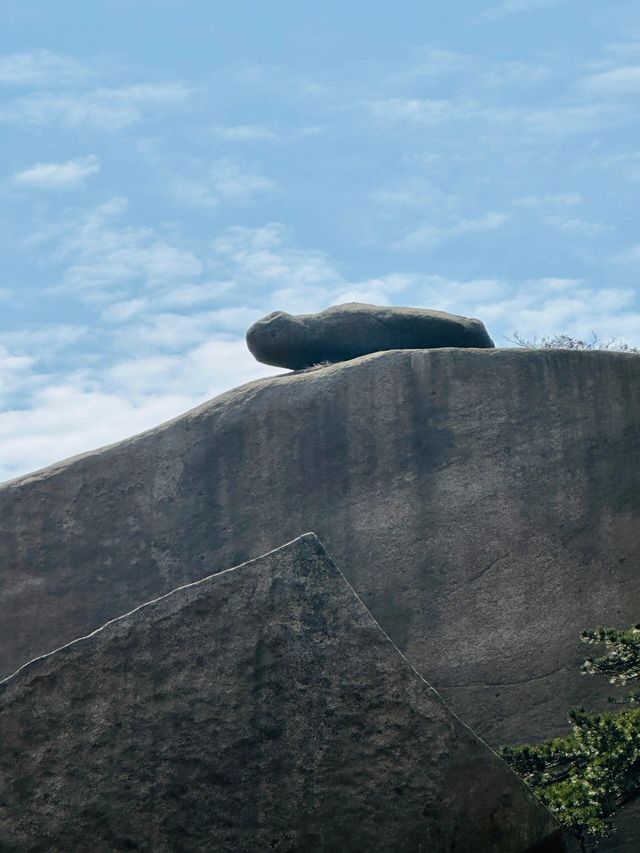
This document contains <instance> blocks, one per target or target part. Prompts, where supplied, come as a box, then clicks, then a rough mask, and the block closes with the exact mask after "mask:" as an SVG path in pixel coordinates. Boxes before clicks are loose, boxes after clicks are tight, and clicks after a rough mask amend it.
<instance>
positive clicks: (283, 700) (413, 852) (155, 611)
mask: <svg viewBox="0 0 640 853" xmlns="http://www.w3.org/2000/svg"><path fill="white" fill-rule="evenodd" d="M0 742H1V743H2V749H1V750H0V775H1V777H2V781H3V791H2V797H0V848H1V849H2V850H20V851H24V853H31V851H36V850H45V849H46V850H81V849H82V850H84V849H87V848H88V847H90V848H91V850H95V851H99V853H103V851H104V853H111V851H114V850H154V851H158V853H160V851H167V853H169V851H176V850H183V851H190V853H191V851H203V853H205V851H207V853H208V851H212V850H215V851H217V853H254V851H262V850H280V851H283V853H312V851H327V850H336V851H337V850H340V851H344V853H350V851H354V853H359V851H362V850H367V851H371V853H392V851H393V853H417V851H420V850H425V851H426V850H428V851H434V852H436V853H437V851H443V853H444V851H450V850H455V851H457V853H514V851H524V850H527V849H533V848H535V849H538V850H542V849H544V850H547V851H549V853H551V851H560V850H562V849H564V845H563V843H562V839H561V837H560V835H561V833H560V830H559V827H558V825H557V823H556V822H555V820H554V819H553V818H552V817H551V815H550V814H549V812H548V811H547V810H546V809H545V808H544V807H543V806H542V805H541V804H540V803H539V802H538V801H537V800H536V799H535V798H534V797H533V796H532V795H531V793H530V792H529V791H528V790H527V789H526V787H525V786H524V784H523V783H522V782H521V781H520V780H519V779H518V778H517V777H516V775H515V774H514V773H513V772H512V771H511V770H510V769H509V767H508V766H507V765H506V764H505V763H504V762H503V761H501V760H500V759H499V758H498V757H497V756H496V755H495V754H494V753H493V752H491V750H489V749H488V748H487V747H486V746H485V745H484V744H483V743H482V742H481V741H479V740H478V739H477V737H476V736H475V735H474V734H473V733H472V732H471V731H470V730H469V729H468V728H467V727H466V726H464V725H463V724H462V723H461V722H460V721H459V720H458V719H457V718H456V717H454V716H453V714H452V713H451V712H450V711H449V710H448V709H447V708H446V707H445V706H444V705H443V704H442V702H441V701H440V699H439V698H438V696H437V694H436V693H435V692H434V691H433V689H432V688H431V687H430V686H429V685H428V684H427V683H426V682H425V681H424V680H423V679H422V678H421V677H420V676H419V675H418V673H417V672H416V671H415V670H414V669H413V668H412V667H411V666H410V665H409V663H408V662H407V661H406V659H404V658H403V657H402V655H400V654H399V652H398V651H397V649H396V648H395V647H394V646H393V645H392V643H391V642H390V641H389V639H388V638H387V636H386V635H385V634H384V633H383V632H382V631H381V629H380V628H379V626H378V625H377V624H376V622H375V621H374V620H373V619H372V617H371V615H370V614H369V612H368V611H367V610H366V608H365V607H364V605H363V604H362V603H361V601H360V599H359V598H358V597H357V596H356V595H355V594H354V592H353V590H352V589H351V588H350V587H349V585H348V583H347V582H346V580H345V579H344V577H343V576H342V575H341V574H340V572H339V571H338V570H337V569H336V567H335V566H334V565H333V563H332V562H331V560H330V559H329V558H328V556H327V554H326V553H325V551H324V549H323V548H322V546H321V545H320V543H319V542H318V540H317V539H316V537H315V536H313V535H306V536H303V537H301V538H299V539H298V540H296V541H294V542H292V543H290V544H289V545H288V546H285V547H283V548H280V549H278V550H277V551H275V552H272V553H270V554H268V555H266V556H264V557H262V558H261V559H258V560H256V561H255V562H253V563H249V564H245V565H244V566H240V567H238V568H235V569H233V570H231V571H224V572H222V573H221V574H217V575H214V576H211V577H209V578H206V579H205V580H202V581H199V582H197V583H195V584H192V585H190V586H187V587H182V588H181V589H178V590H176V591H174V592H173V593H171V594H169V595H167V596H165V597H164V598H162V599H160V600H158V601H154V602H151V603H150V604H147V605H146V606H144V607H142V608H139V609H138V610H136V611H134V612H133V613H130V614H128V615H126V616H123V617H122V618H120V619H117V620H115V621H114V622H111V623H110V624H108V625H106V626H105V627H104V628H103V629H102V630H100V631H98V632H96V633H95V634H93V635H92V636H89V637H86V638H84V639H81V640H78V641H76V642H74V643H72V644H71V645H69V646H66V647H65V648H62V649H60V650H58V651H57V652H54V653H53V654H51V655H48V656H46V657H45V658H42V659H40V660H37V661H34V662H33V663H31V664H29V665H27V666H26V667H24V668H23V669H22V670H21V671H20V672H18V673H17V674H16V675H14V676H13V677H12V678H9V679H8V680H7V681H5V682H4V683H0ZM25 747H26V748H25Z"/></svg>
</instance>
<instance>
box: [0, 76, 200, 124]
mask: <svg viewBox="0 0 640 853" xmlns="http://www.w3.org/2000/svg"><path fill="white" fill-rule="evenodd" d="M190 94H191V90H190V89H189V88H187V87H186V86H183V85H182V84H170V85H135V86H124V87H120V88H102V89H96V90H94V91H85V92H61V93H55V92H38V93H35V94H32V95H28V96H26V97H24V98H16V99H15V100H13V101H9V102H7V103H6V105H5V106H4V107H2V108H0V121H5V122H9V121H10V122H18V123H21V124H31V125H36V126H44V125H49V124H57V125H62V126H65V127H69V128H75V127H86V126H87V125H91V126H93V127H95V128H97V129H99V130H102V131H120V130H122V129H124V128H126V127H128V126H129V125H132V124H135V123H136V122H138V121H140V120H141V119H142V118H144V117H145V116H147V115H149V114H153V113H154V112H156V111H158V110H166V109H168V108H171V107H174V106H176V105H177V104H180V103H182V102H184V101H185V100H186V99H187V98H188V97H189V95H190Z"/></svg>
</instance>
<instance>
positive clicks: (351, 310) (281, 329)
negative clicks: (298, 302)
mask: <svg viewBox="0 0 640 853" xmlns="http://www.w3.org/2000/svg"><path fill="white" fill-rule="evenodd" d="M247 346H248V347H249V350H250V351H251V353H252V354H253V355H254V356H255V357H256V359H257V360H258V361H261V362H264V364H272V365H275V366H276V367H288V368H291V369H292V370H301V369H303V368H306V367H311V366H312V365H314V364H321V363H322V362H337V361H349V360H350V359H352V358H358V357H359V356H361V355H368V354H369V353H373V352H380V351H382V350H394V349H435V348H438V347H480V348H485V347H493V341H492V340H491V338H490V337H489V335H488V334H487V330H486V329H485V327H484V325H483V324H482V323H481V322H480V320H473V319H469V318H468V317H460V316H458V315H456V314H446V313H444V312H443V311H430V310H427V309H425V308H396V307H385V306H379V305H367V304H365V303H362V302H348V303H346V304H345V305H334V306H332V307H331V308H328V309H327V310H326V311H321V312H320V313H318V314H299V315H297V316H295V315H292V314H287V313H286V312H284V311H276V312H274V313H273V314H269V315H268V316H267V317H263V318H262V320H258V322H257V323H254V324H253V326H251V328H250V329H249V331H248V332H247Z"/></svg>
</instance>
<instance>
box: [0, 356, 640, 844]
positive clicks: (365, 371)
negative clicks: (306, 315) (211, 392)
mask: <svg viewBox="0 0 640 853" xmlns="http://www.w3.org/2000/svg"><path fill="white" fill-rule="evenodd" d="M302 530H315V531H316V532H317V533H318V535H319V536H320V538H321V539H322V541H323V542H325V543H326V546H327V548H328V549H329V551H330V553H331V554H332V555H333V556H334V557H335V559H336V561H337V562H338V564H339V565H340V566H341V568H342V570H343V571H344V573H345V575H346V576H347V578H348V580H349V582H350V583H351V584H352V585H353V586H354V588H355V589H356V590H357V591H358V593H359V594H360V595H361V596H362V598H363V600H364V602H365V604H366V605H367V606H368V607H369V608H370V609H371V611H372V612H373V614H374V616H375V617H376V619H377V620H378V621H379V622H380V624H381V626H382V627H383V628H384V630H385V631H386V632H387V633H388V634H389V635H390V636H391V637H392V639H393V640H394V642H395V643H396V644H397V645H398V646H399V647H400V648H401V650H402V651H403V652H404V653H405V654H406V655H407V657H408V658H409V660H410V661H411V662H412V663H414V664H415V665H416V666H417V667H418V668H419V670H420V671H421V672H423V673H424V675H425V677H427V678H428V679H429V681H430V683H431V684H433V685H434V687H436V689H438V691H439V692H440V693H441V694H442V695H443V696H444V698H445V699H446V701H447V702H448V703H449V704H450V706H451V707H452V708H453V709H454V710H455V711H456V712H457V713H459V714H460V716H461V717H462V719H463V720H464V721H465V722H466V723H468V724H469V725H471V726H472V728H473V729H474V730H475V731H477V732H478V734H479V735H480V736H482V737H483V738H485V739H486V740H487V741H488V742H489V743H490V744H491V745H493V746H500V745H502V744H505V743H522V742H528V741H532V740H540V739H544V738H548V737H552V736H555V735H558V734H561V733H563V732H566V731H567V730H568V725H567V716H566V714H567V709H568V708H571V707H575V706H580V705H584V706H585V707H589V708H596V707H598V705H601V706H603V707H605V708H609V707H610V706H609V705H608V703H607V702H606V697H607V696H608V695H609V694H611V693H612V692H614V691H613V688H612V687H611V686H610V685H608V684H607V683H606V679H599V678H597V677H592V678H587V677H585V676H581V675H580V673H579V667H580V664H581V662H582V660H583V659H584V656H585V651H586V647H585V646H584V645H583V644H582V643H580V641H579V634H580V631H581V630H583V629H584V628H588V627H594V626H596V625H601V624H604V625H617V626H621V627H622V626H628V625H631V624H634V623H636V622H637V621H638V613H639V612H640V572H639V571H638V567H639V566H640V535H639V531H640V358H639V357H638V356H635V355H628V354H624V353H606V352H562V351H556V352H550V351H523V350H495V349H494V350H491V349H486V350H462V349H451V350H421V351H394V352H385V353H379V354H375V355H370V356H366V357H364V358H361V359H357V360H355V361H349V362H344V363H342V364H336V365H332V366H330V367H325V368H322V369H319V370H315V371H309V372H306V373H300V374H286V375H283V376H279V377H272V378H269V379H265V380H261V381H259V382H255V383H252V384H250V385H247V386H245V387H243V388H240V389H235V390H234V391H231V392H229V393H228V394H225V395H223V396H221V397H219V398H218V399H216V400H213V401H212V402H210V403H207V404H206V405H205V406H202V407H201V408H199V409H197V410H194V411H193V412H190V413H188V414H186V415H184V416H183V417H181V418H178V419H177V420H175V421H173V422H172V423H170V424H167V425H165V426H163V427H160V428H158V429H156V430H153V431H151V432H149V433H146V434H145V435H142V436H139V437H137V438H135V439H133V440H130V441H127V442H123V443H122V444H119V445H116V446H114V447H111V448H108V449H106V450H103V451H100V452H96V453H93V454H89V455H86V456H84V457H81V458H78V459H75V460H71V461H69V462H65V463H61V464H60V465H58V466H54V467H53V468H50V469H47V470H45V471H42V472H40V473H38V474H35V475H31V476H29V477H25V478H22V479H21V480H18V481H15V482H13V483H9V484H6V485H5V486H4V487H3V488H1V489H0V671H1V672H3V673H7V674H8V673H10V672H12V671H13V670H14V669H16V668H17V667H18V666H20V665H21V664H22V663H24V662H25V661H26V660H28V659H29V658H31V657H34V656H35V655H37V654H42V653H44V652H47V651H50V650H51V649H53V648H55V647H57V646H59V645H61V644H62V643H64V642H68V641H70V640H73V639H74V638H75V637H78V636H81V635H83V634H87V633H89V632H90V631H92V630H94V629H95V628H97V627H99V626H100V625H102V624H103V623H104V622H106V621H107V620H108V619H111V618H113V617H115V616H118V615H119V614H121V613H124V612H126V611H127V610H129V609H131V608H132V607H134V606H135V605H138V604H141V603H143V602H145V601H147V600H149V599H150V598H152V597H154V596H157V595H160V594H162V593H164V592H167V591H169V590H171V589H173V588H175V587H176V586H177V585H178V584H180V583H187V582H189V581H193V580H197V579H199V578H201V577H203V576H204V575H205V574H207V573H208V572H209V571H210V569H209V567H210V566H221V567H222V566H233V565H237V564H238V563H241V562H243V561H244V560H247V559H250V558H252V557H255V556H257V555H258V554H261V553H265V552H266V551H268V550H270V549H271V548H274V547H276V546H277V545H279V544H280V543H282V542H286V541H289V540H291V539H293V538H294V537H295V536H297V535H298V534H299V533H300V531H302ZM616 843H618V844H619V845H620V846H619V848H615V847H614V848H613V849H620V850H623V849H625V850H626V849H629V850H631V849H635V850H637V849H640V844H639V842H638V837H637V836H636V837H635V840H633V841H632V842H631V843H630V844H629V846H628V847H623V846H621V845H622V843H623V841H622V840H621V839H617V842H616ZM625 843H626V841H625ZM634 845H635V846H634ZM603 849H606V848H603Z"/></svg>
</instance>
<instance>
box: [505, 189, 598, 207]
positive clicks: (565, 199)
mask: <svg viewBox="0 0 640 853" xmlns="http://www.w3.org/2000/svg"><path fill="white" fill-rule="evenodd" d="M583 201H584V199H583V197H582V196H581V195H580V193H576V192H568V193H549V194H547V195H543V196H535V195H527V196H523V197H521V198H518V199H516V201H515V202H514V204H516V205H517V206H519V207H532V208H537V209H543V210H548V209H552V210H556V209H558V208H563V207H577V206H578V205H580V204H582V202H583Z"/></svg>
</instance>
